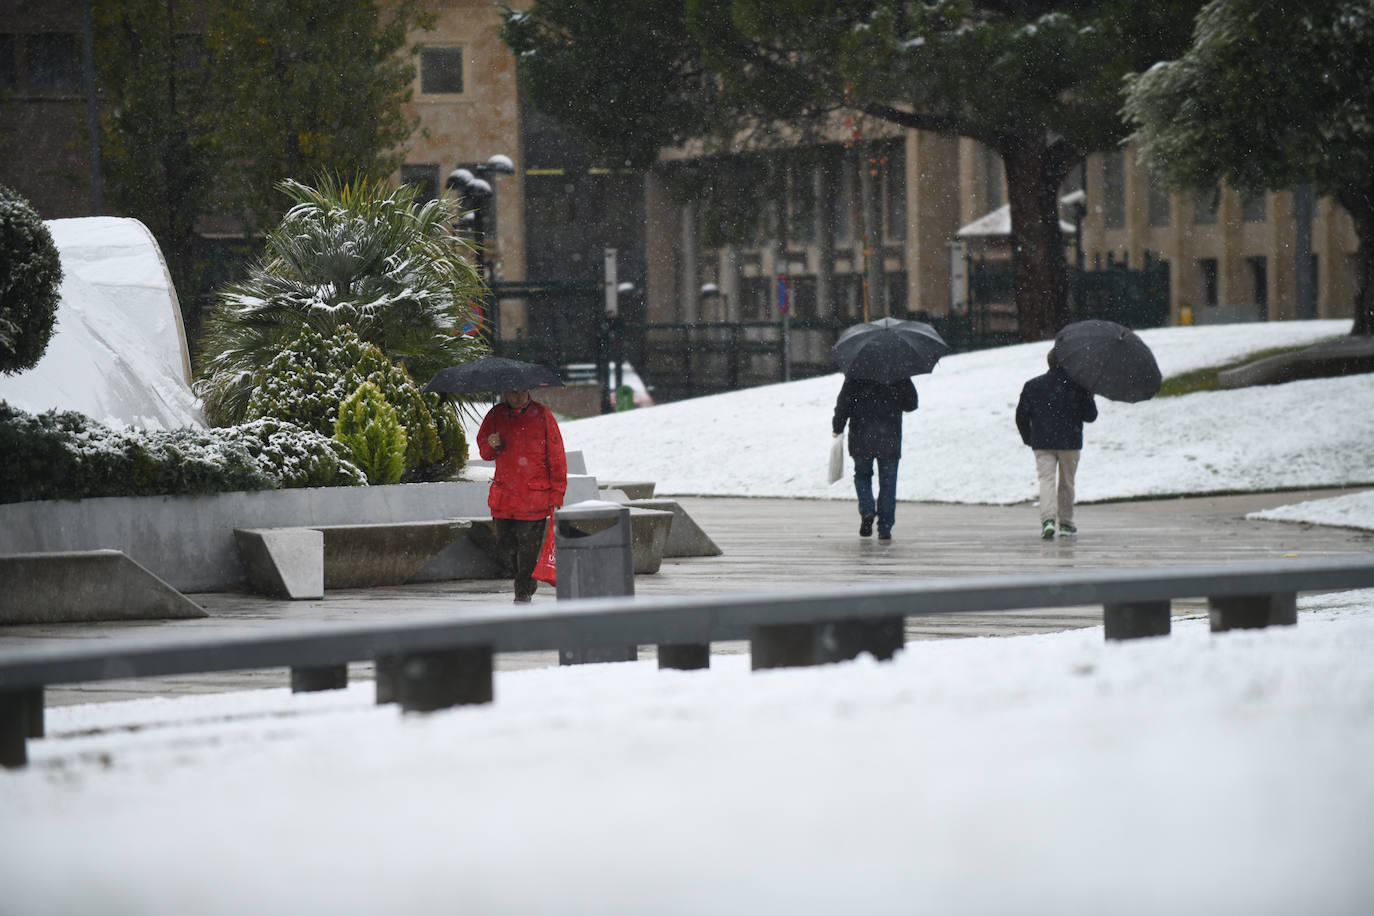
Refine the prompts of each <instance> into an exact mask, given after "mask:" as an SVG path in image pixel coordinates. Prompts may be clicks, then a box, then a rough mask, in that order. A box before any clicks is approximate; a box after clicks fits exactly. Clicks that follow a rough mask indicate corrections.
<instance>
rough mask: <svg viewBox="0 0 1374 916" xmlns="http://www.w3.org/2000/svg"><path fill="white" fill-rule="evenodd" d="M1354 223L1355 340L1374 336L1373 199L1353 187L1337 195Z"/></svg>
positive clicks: (1352, 334)
mask: <svg viewBox="0 0 1374 916" xmlns="http://www.w3.org/2000/svg"><path fill="white" fill-rule="evenodd" d="M1336 199H1337V200H1339V201H1340V204H1341V206H1342V207H1345V209H1346V211H1347V212H1349V213H1350V217H1351V219H1352V220H1354V222H1355V237H1356V238H1358V239H1359V245H1360V248H1359V251H1358V252H1357V253H1356V256H1355V270H1356V272H1357V275H1356V278H1355V324H1354V326H1352V327H1351V329H1350V334H1351V336H1352V337H1369V336H1374V196H1371V194H1366V193H1363V192H1362V191H1361V189H1357V188H1352V189H1348V190H1346V191H1343V192H1342V193H1340V194H1337V195H1336Z"/></svg>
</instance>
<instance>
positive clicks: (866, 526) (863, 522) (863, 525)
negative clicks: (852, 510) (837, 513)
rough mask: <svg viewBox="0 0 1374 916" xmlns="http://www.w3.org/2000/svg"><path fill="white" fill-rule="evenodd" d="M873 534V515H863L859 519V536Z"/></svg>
mask: <svg viewBox="0 0 1374 916" xmlns="http://www.w3.org/2000/svg"><path fill="white" fill-rule="evenodd" d="M872 536H873V516H871V515H865V516H863V517H862V518H861V519H860V520H859V537H861V538H867V537H872Z"/></svg>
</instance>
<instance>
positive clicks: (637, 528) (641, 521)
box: [461, 503, 673, 575]
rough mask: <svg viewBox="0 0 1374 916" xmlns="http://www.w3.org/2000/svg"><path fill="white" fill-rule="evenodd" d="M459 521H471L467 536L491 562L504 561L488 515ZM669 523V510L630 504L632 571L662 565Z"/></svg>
mask: <svg viewBox="0 0 1374 916" xmlns="http://www.w3.org/2000/svg"><path fill="white" fill-rule="evenodd" d="M572 505H576V503H573V504H572ZM461 521H464V522H468V523H469V524H471V526H472V528H471V530H470V532H469V533H468V537H469V539H470V540H471V541H472V542H473V543H474V544H476V545H477V546H478V547H480V548H481V549H482V550H484V551H486V552H487V554H488V555H489V556H491V558H492V559H493V561H494V562H497V563H503V562H504V560H503V558H500V557H498V556H497V555H496V531H495V528H494V527H493V525H492V520H491V519H490V518H465V519H461ZM672 524H673V513H672V512H665V511H661V510H658V509H654V508H644V507H631V508H630V537H631V549H632V550H633V552H634V571H635V575H652V574H653V573H656V572H658V570H659V567H661V566H662V565H663V557H664V556H665V552H664V551H665V548H666V546H667V544H668V537H669V531H670V528H671V526H672ZM587 533H588V534H593V533H595V532H590V531H589V532H587ZM503 574H505V575H509V572H508V571H503Z"/></svg>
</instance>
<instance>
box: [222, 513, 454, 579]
mask: <svg viewBox="0 0 1374 916" xmlns="http://www.w3.org/2000/svg"><path fill="white" fill-rule="evenodd" d="M469 527H471V522H469V521H467V520H465V519H436V520H433V521H420V522H379V523H372V524H364V525H310V526H301V527H292V528H235V529H234V539H235V541H236V542H237V543H238V548H239V556H240V558H241V559H242V560H243V565H244V569H245V570H246V572H247V573H248V580H249V582H250V583H251V585H252V587H253V589H254V590H255V591H258V592H261V593H263V594H268V595H275V596H278V597H283V598H295V599H304V598H322V597H324V591H325V589H334V588H372V587H376V586H380V585H403V584H405V583H406V582H408V581H410V580H411V578H412V577H414V576H415V574H416V573H418V572H419V571H420V570H421V569H423V568H424V567H425V566H427V565H428V564H429V563H430V562H431V561H432V560H433V559H434V558H435V557H436V556H438V555H439V553H440V552H441V551H442V550H444V548H446V547H448V546H449V545H450V544H452V543H453V542H454V541H455V540H456V539H457V538H459V537H461V536H462V534H463V533H464V532H465V531H466V530H467V529H468V528H469Z"/></svg>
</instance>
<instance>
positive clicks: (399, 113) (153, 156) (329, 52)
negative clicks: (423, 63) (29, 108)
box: [93, 0, 433, 331]
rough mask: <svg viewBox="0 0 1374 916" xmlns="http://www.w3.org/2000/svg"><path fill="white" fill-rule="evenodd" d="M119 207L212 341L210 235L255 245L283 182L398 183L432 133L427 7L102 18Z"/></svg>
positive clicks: (171, 7) (154, 12)
mask: <svg viewBox="0 0 1374 916" xmlns="http://www.w3.org/2000/svg"><path fill="white" fill-rule="evenodd" d="M93 14H94V16H95V22H96V26H97V28H96V30H95V35H96V40H97V42H98V46H97V49H96V54H95V59H96V61H97V63H98V65H99V66H100V74H99V92H100V99H101V107H102V126H103V131H102V133H103V136H102V143H101V149H102V155H103V157H104V159H105V168H104V174H105V175H106V176H107V191H108V195H109V199H110V201H111V203H112V204H113V205H114V206H115V207H117V208H118V210H119V212H121V213H124V214H126V215H128V216H132V217H135V218H137V219H139V220H141V221H142V222H143V223H144V224H146V225H147V226H148V228H149V229H150V230H151V231H152V233H153V235H154V237H156V238H157V240H158V244H159V245H160V246H161V248H162V251H163V253H164V255H165V256H166V257H167V261H168V268H169V270H170V272H171V274H172V279H173V282H174V283H175V284H176V287H177V289H178V292H179V294H180V298H181V302H182V311H183V315H184V318H185V320H186V326H187V328H188V330H192V331H193V330H194V328H196V327H198V326H199V325H198V322H197V320H196V319H197V307H198V303H197V301H196V299H197V293H198V290H199V288H200V283H201V275H202V271H203V267H204V265H203V263H202V261H203V257H202V253H201V251H200V249H199V245H198V241H197V236H196V233H195V229H196V225H197V222H198V221H200V220H201V219H202V218H203V217H205V216H207V215H209V214H215V215H217V216H219V217H220V218H221V219H222V220H225V221H227V222H228V224H229V225H231V226H236V227H238V228H239V229H241V230H242V231H243V232H244V234H245V235H247V234H248V233H249V232H251V231H252V230H253V229H255V228H256V227H258V226H265V225H269V224H270V223H271V222H272V221H273V220H274V219H275V217H274V216H273V215H272V214H273V213H274V212H277V211H279V209H280V206H281V200H280V198H277V197H275V196H274V195H273V192H272V189H273V188H274V187H275V186H276V184H277V182H279V181H281V180H283V179H286V178H296V179H301V180H304V179H307V178H309V176H311V175H313V174H315V173H316V172H317V171H318V170H321V169H329V170H333V171H337V172H343V173H353V172H362V173H370V174H377V175H385V174H390V173H391V172H392V171H394V170H395V168H396V166H397V164H398V157H399V155H400V153H399V152H398V150H399V149H400V148H401V147H402V146H403V144H404V142H405V141H406V139H407V138H409V136H410V134H411V133H412V132H413V131H414V129H415V128H416V126H417V123H418V121H417V120H415V119H408V118H406V116H405V114H404V110H403V105H404V104H405V103H406V102H407V101H408V100H409V98H410V85H411V82H412V80H413V79H414V75H415V70H414V66H413V64H412V63H411V62H410V60H409V59H408V58H407V57H406V56H405V55H404V54H403V50H404V49H405V42H406V32H407V30H408V29H411V28H416V27H420V28H428V27H430V25H431V23H432V21H433V16H432V14H431V13H428V12H425V11H423V10H422V9H421V6H420V4H419V3H418V2H414V0H398V2H394V3H388V4H386V5H385V8H384V7H383V5H382V4H380V3H378V2H376V0H232V2H231V0H208V2H204V3H191V2H185V0H181V2H178V0H124V2H121V3H96V4H94V5H93Z"/></svg>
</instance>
